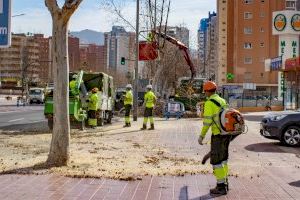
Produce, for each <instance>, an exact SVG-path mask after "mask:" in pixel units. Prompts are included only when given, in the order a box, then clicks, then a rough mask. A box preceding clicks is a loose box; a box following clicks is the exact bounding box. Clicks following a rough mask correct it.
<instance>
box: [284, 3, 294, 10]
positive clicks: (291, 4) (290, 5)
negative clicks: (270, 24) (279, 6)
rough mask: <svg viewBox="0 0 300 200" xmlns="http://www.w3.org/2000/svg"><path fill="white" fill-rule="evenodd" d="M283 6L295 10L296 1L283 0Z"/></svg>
mask: <svg viewBox="0 0 300 200" xmlns="http://www.w3.org/2000/svg"><path fill="white" fill-rule="evenodd" d="M285 8H286V9H288V10H295V8H296V2H295V1H286V2H285Z"/></svg>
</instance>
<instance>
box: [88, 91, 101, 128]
mask: <svg viewBox="0 0 300 200" xmlns="http://www.w3.org/2000/svg"><path fill="white" fill-rule="evenodd" d="M98 91H99V90H98V88H96V87H95V88H93V89H92V91H91V94H90V96H89V99H88V124H89V126H91V127H92V128H96V127H97V110H98V104H99V103H98V102H99V98H98Z"/></svg>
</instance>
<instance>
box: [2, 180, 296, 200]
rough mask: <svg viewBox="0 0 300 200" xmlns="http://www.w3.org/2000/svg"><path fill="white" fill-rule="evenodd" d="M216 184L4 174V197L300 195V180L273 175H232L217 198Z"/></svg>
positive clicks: (232, 198) (149, 199) (152, 199)
mask: <svg viewBox="0 0 300 200" xmlns="http://www.w3.org/2000/svg"><path fill="white" fill-rule="evenodd" d="M214 185H215V180H214V177H213V176H212V175H194V176H191V175H187V176H184V177H144V178H143V180H139V181H132V182H126V181H115V180H107V179H75V178H65V177H60V176H55V175H46V176H33V175H32V176H27V175H3V176H1V177H0V199H1V200H4V199H5V200H34V199H41V200H47V199H49V200H59V199H61V200H71V199H78V200H90V199H95V200H98V199H107V200H117V199H120V200H123V199H124V200H172V199H174V200H175V199H176V200H177V199H178V200H197V199H198V200H199V199H201V200H206V199H226V200H237V199H241V200H250V199H256V200H263V199H269V200H275V199H282V200H292V199H300V188H299V186H300V181H298V183H294V185H297V186H292V185H290V186H289V185H287V184H285V183H284V181H280V180H277V179H276V178H274V177H271V176H262V177H259V178H257V177H255V178H253V179H245V178H235V177H230V187H231V189H230V191H229V193H228V195H226V196H222V197H217V198H213V197H211V196H210V195H209V188H211V187H213V186H214Z"/></svg>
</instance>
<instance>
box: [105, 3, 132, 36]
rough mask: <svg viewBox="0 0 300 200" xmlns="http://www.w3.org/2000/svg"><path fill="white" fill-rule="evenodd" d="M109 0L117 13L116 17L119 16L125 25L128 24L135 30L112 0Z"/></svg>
mask: <svg viewBox="0 0 300 200" xmlns="http://www.w3.org/2000/svg"><path fill="white" fill-rule="evenodd" d="M110 2H111V5H112V7H113V11H114V12H115V13H116V14H117V15H118V17H120V18H121V19H122V20H123V21H124V22H125V23H126V24H127V25H129V26H130V27H131V28H132V29H133V30H134V31H135V30H136V28H135V27H134V26H133V25H132V24H131V23H130V22H129V21H128V20H127V19H125V17H124V16H123V15H122V13H121V11H120V10H119V9H118V8H117V6H116V4H115V2H114V0H111V1H110Z"/></svg>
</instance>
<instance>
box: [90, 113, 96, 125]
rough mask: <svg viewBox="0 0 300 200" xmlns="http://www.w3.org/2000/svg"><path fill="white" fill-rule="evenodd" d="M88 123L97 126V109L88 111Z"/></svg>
mask: <svg viewBox="0 0 300 200" xmlns="http://www.w3.org/2000/svg"><path fill="white" fill-rule="evenodd" d="M88 117H89V119H88V124H89V126H97V111H96V110H89V111H88Z"/></svg>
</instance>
